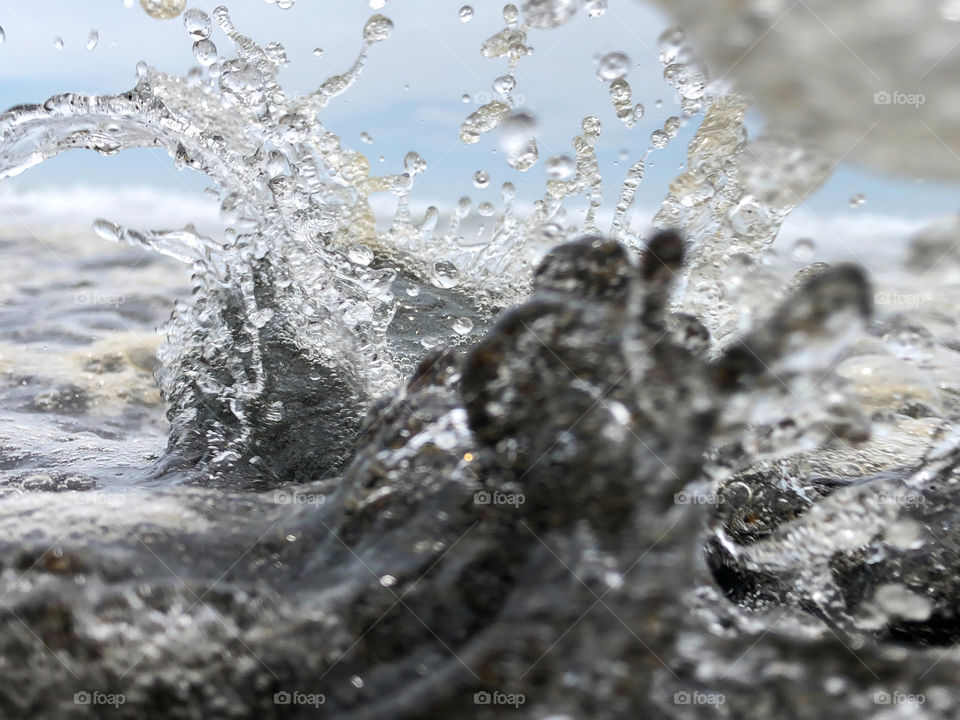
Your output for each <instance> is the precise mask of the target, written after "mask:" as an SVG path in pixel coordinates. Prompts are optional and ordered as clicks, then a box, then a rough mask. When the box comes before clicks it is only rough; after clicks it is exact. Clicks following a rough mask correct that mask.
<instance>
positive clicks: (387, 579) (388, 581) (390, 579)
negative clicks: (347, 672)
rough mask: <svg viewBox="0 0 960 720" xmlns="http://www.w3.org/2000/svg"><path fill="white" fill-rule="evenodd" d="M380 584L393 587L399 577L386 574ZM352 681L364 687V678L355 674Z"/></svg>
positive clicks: (356, 685)
mask: <svg viewBox="0 0 960 720" xmlns="http://www.w3.org/2000/svg"><path fill="white" fill-rule="evenodd" d="M380 584H381V585H383V586H384V587H393V586H394V585H396V584H397V579H396V578H395V577H394V576H393V575H384V576H382V577H381V578H380ZM350 682H352V683H353V684H354V686H355V687H358V688H359V687H363V680H361V679H360V678H359V677H356V676H354V678H353V679H352V680H351V681H350Z"/></svg>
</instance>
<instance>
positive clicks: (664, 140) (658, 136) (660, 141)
mask: <svg viewBox="0 0 960 720" xmlns="http://www.w3.org/2000/svg"><path fill="white" fill-rule="evenodd" d="M650 144H651V145H653V147H655V148H656V149H657V150H662V149H663V148H665V147H666V146H667V145H669V144H670V136H669V135H667V134H666V133H665V132H664V131H663V130H654V131H653V132H652V133H650Z"/></svg>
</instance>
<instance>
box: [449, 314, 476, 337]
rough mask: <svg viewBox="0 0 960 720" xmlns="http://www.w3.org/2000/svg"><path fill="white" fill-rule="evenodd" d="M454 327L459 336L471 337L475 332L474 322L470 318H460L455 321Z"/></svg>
mask: <svg viewBox="0 0 960 720" xmlns="http://www.w3.org/2000/svg"><path fill="white" fill-rule="evenodd" d="M452 327H453V331H454V332H455V333H456V334H457V335H469V334H470V332H471V331H472V330H473V320H471V319H470V318H468V317H459V318H457V319H456V320H454V321H453V325H452Z"/></svg>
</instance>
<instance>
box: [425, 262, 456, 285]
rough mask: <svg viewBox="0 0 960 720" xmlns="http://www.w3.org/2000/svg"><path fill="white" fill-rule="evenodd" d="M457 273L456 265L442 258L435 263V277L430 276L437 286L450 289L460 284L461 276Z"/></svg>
mask: <svg viewBox="0 0 960 720" xmlns="http://www.w3.org/2000/svg"><path fill="white" fill-rule="evenodd" d="M457 275H458V273H457V267H456V265H454V264H453V263H451V262H447V261H446V260H440V261H439V262H437V263H434V266H433V277H432V278H430V282H432V283H433V285H434V286H435V287H438V288H442V289H444V290H449V289H451V288H455V287H456V286H457V285H459V284H460V278H459V277H457Z"/></svg>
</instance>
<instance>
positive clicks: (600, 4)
mask: <svg viewBox="0 0 960 720" xmlns="http://www.w3.org/2000/svg"><path fill="white" fill-rule="evenodd" d="M583 9H584V10H586V12H587V17H588V18H598V17H600V16H601V15H603V14H604V13H605V12H606V11H607V0H586V2H584V3H583Z"/></svg>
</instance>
